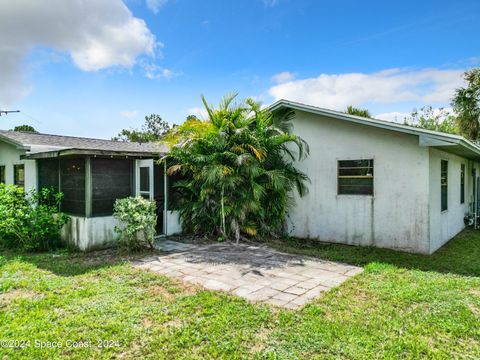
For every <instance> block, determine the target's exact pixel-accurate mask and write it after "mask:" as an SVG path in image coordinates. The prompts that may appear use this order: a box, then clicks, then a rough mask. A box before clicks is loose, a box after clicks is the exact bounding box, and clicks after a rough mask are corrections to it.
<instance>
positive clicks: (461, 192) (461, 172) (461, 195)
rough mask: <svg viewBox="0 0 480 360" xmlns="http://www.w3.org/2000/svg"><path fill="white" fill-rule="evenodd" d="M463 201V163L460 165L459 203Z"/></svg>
mask: <svg viewBox="0 0 480 360" xmlns="http://www.w3.org/2000/svg"><path fill="white" fill-rule="evenodd" d="M464 202H465V164H461V165H460V204H463V203H464Z"/></svg>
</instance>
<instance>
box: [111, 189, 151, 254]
mask: <svg viewBox="0 0 480 360" xmlns="http://www.w3.org/2000/svg"><path fill="white" fill-rule="evenodd" d="M113 217H114V218H115V219H117V220H118V221H119V222H120V225H119V226H115V232H116V233H117V234H118V243H119V245H120V246H121V247H122V248H125V249H126V250H128V251H138V250H141V249H143V248H144V247H145V246H148V247H149V248H150V249H153V241H154V237H155V232H156V231H155V227H156V224H157V214H156V205H155V202H154V201H150V200H145V199H144V198H142V197H140V196H138V197H129V198H125V199H118V200H117V201H115V205H114V208H113Z"/></svg>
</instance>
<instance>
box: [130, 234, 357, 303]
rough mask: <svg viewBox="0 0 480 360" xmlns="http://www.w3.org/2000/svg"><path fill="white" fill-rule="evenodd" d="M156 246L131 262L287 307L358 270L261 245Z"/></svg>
mask: <svg viewBox="0 0 480 360" xmlns="http://www.w3.org/2000/svg"><path fill="white" fill-rule="evenodd" d="M157 247H158V248H159V249H160V250H162V251H165V252H166V254H165V255H155V256H148V257H145V258H142V259H140V260H138V261H135V262H134V264H135V266H138V267H141V268H147V269H149V270H152V271H155V272H157V273H159V274H164V275H166V276H169V277H174V278H178V279H181V280H183V281H187V282H190V283H194V284H200V285H202V286H203V287H205V288H207V289H211V290H224V291H229V292H231V293H233V294H235V295H237V296H241V297H244V298H246V299H248V300H251V301H262V302H266V303H269V304H272V305H277V306H283V307H287V308H291V309H295V308H299V307H301V306H303V305H305V303H306V302H308V301H309V300H311V299H313V298H315V297H317V296H319V295H320V294H321V293H322V292H324V291H327V290H329V289H330V288H332V287H334V286H338V285H340V284H341V283H342V282H344V281H345V280H347V279H348V278H350V277H352V276H354V275H356V274H358V273H360V272H362V271H363V269H362V268H360V267H356V266H352V265H347V264H342V263H337V262H332V261H325V260H320V259H316V258H310V257H305V256H299V255H292V254H285V253H281V252H279V251H276V250H273V249H271V248H269V247H267V246H263V245H261V246H251V245H247V244H240V245H232V244H209V245H192V244H185V243H180V242H176V241H171V240H160V241H159V242H158V243H157Z"/></svg>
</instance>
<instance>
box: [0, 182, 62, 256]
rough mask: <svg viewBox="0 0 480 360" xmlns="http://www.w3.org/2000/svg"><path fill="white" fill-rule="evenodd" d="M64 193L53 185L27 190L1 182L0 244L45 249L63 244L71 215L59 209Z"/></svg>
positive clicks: (9, 246) (18, 247)
mask: <svg viewBox="0 0 480 360" xmlns="http://www.w3.org/2000/svg"><path fill="white" fill-rule="evenodd" d="M62 198H63V194H62V193H55V192H54V191H53V190H52V189H42V190H41V191H40V192H36V191H34V190H32V191H28V192H26V193H25V191H24V190H23V189H22V188H20V187H17V186H14V185H4V184H0V246H1V247H4V248H10V249H16V250H26V251H44V250H53V249H55V248H58V247H60V244H61V241H60V230H61V229H62V227H63V226H64V225H65V224H66V223H67V221H68V219H69V218H68V216H67V215H65V214H63V213H61V212H60V210H59V207H60V202H61V201H62Z"/></svg>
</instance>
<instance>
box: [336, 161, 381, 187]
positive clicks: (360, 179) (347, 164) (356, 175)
mask: <svg viewBox="0 0 480 360" xmlns="http://www.w3.org/2000/svg"><path fill="white" fill-rule="evenodd" d="M338 194H339V195H373V159H372V160H339V161H338Z"/></svg>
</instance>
